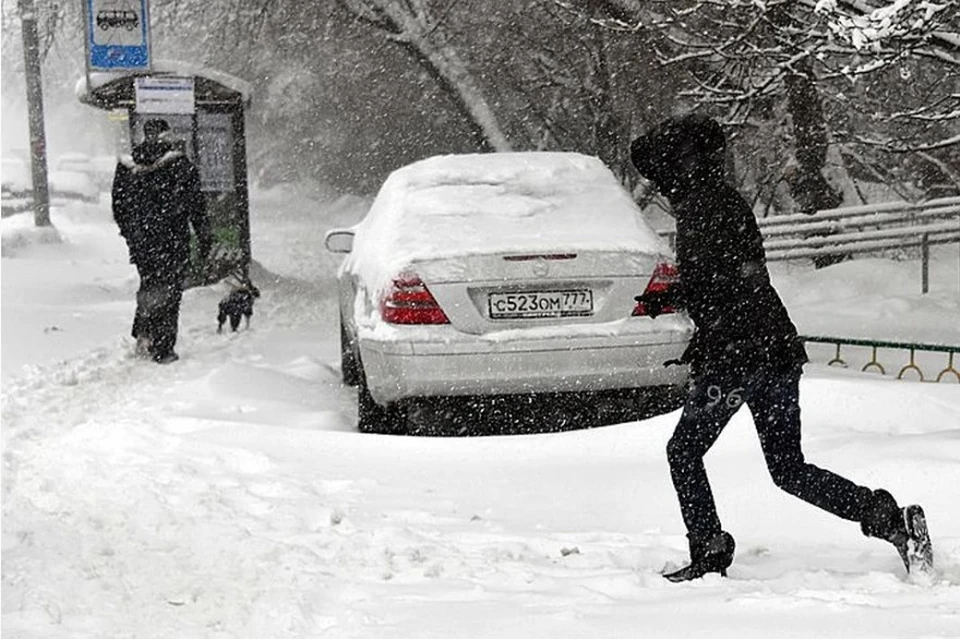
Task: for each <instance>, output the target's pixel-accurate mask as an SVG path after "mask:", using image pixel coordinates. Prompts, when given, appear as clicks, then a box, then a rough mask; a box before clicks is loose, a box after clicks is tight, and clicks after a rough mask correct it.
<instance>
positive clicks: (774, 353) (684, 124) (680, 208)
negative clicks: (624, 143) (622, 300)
mask: <svg viewBox="0 0 960 639" xmlns="http://www.w3.org/2000/svg"><path fill="white" fill-rule="evenodd" d="M724 146H725V142H724V138H723V133H722V131H721V130H720V127H719V125H718V124H717V123H716V121H714V120H709V119H706V118H703V117H700V116H687V117H685V118H681V119H671V120H667V121H666V122H664V123H663V124H661V125H660V126H658V127H657V128H656V129H654V130H652V131H650V132H648V133H647V134H645V135H643V136H641V137H640V138H638V139H637V140H635V141H634V142H633V144H632V145H631V149H630V151H631V160H632V161H633V163H634V166H636V167H637V170H638V171H639V172H640V174H641V175H643V176H644V177H646V178H647V179H649V180H651V181H652V182H653V183H654V185H655V186H656V187H657V189H658V190H659V191H660V192H661V193H662V194H664V195H665V196H666V197H667V199H669V200H670V204H671V208H672V209H673V214H674V216H675V218H676V223H677V237H676V251H677V267H678V270H679V272H680V282H679V286H677V287H675V288H674V290H672V291H671V293H670V295H671V296H672V297H673V299H664V300H653V303H654V304H663V305H666V304H669V303H673V304H679V305H682V306H683V307H684V308H685V309H686V310H687V312H688V313H689V314H690V317H691V319H692V320H693V322H694V324H695V325H696V327H697V330H696V333H695V334H694V337H693V339H692V340H691V342H690V346H689V347H688V348H687V351H686V352H685V353H684V356H683V358H682V361H684V362H686V363H689V364H690V365H691V367H692V368H693V372H694V374H696V373H697V372H701V371H703V370H706V369H710V370H728V371H732V372H740V373H745V372H748V371H750V370H753V369H755V368H757V367H759V366H772V367H774V368H777V369H789V368H793V367H797V366H800V365H802V364H803V363H804V362H806V361H807V354H806V351H805V350H804V347H803V342H802V340H800V339H799V337H798V336H797V329H796V327H795V326H794V324H793V322H792V321H791V320H790V317H789V315H788V314H787V310H786V308H785V307H784V305H783V302H782V301H781V300H780V297H779V295H778V294H777V292H776V290H775V289H774V288H773V286H772V284H771V283H770V275H769V273H768V271H767V266H766V257H765V255H764V250H763V242H762V238H761V235H760V229H759V227H758V226H757V221H756V218H755V217H754V215H753V212H752V211H751V210H750V207H749V205H748V204H747V202H746V201H745V200H744V199H743V198H742V197H741V196H740V195H739V194H738V193H737V192H736V191H735V190H734V189H733V188H732V187H731V186H730V185H728V184H727V183H726V182H725V181H724V175H723V150H724Z"/></svg>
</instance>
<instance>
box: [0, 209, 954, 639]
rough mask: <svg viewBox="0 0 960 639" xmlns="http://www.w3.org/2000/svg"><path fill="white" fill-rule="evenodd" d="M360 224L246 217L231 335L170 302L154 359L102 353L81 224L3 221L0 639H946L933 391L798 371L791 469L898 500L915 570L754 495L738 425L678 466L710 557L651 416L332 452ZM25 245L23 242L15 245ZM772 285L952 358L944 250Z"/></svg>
mask: <svg viewBox="0 0 960 639" xmlns="http://www.w3.org/2000/svg"><path fill="white" fill-rule="evenodd" d="M359 210H360V203H359V202H358V201H355V200H341V201H339V202H336V203H326V204H318V203H317V202H315V201H311V200H309V199H304V198H300V197H297V196H296V194H295V193H292V192H281V191H274V192H271V193H268V194H259V195H258V197H256V198H255V212H254V220H253V233H254V253H255V257H256V258H257V259H258V261H259V262H260V263H262V264H263V266H264V267H265V269H266V272H259V274H257V273H255V275H258V279H257V283H258V284H259V285H260V286H261V289H262V291H263V293H264V294H263V298H262V299H261V300H260V302H259V303H258V307H257V314H256V315H255V316H254V319H253V326H252V329H251V330H250V331H248V332H242V333H238V334H236V335H226V334H225V335H217V334H216V333H215V324H216V323H215V313H216V310H215V307H216V302H217V301H218V300H219V298H220V297H221V296H222V294H223V293H224V291H225V289H224V288H222V287H221V286H212V287H209V288H205V289H198V290H191V291H189V292H188V293H187V295H186V297H185V302H184V309H183V318H182V327H181V343H180V346H179V349H178V350H179V351H180V354H181V356H182V359H181V361H180V362H178V363H177V364H175V365H171V366H167V367H158V366H155V365H152V364H149V363H146V362H141V361H137V360H134V359H132V358H131V357H130V356H129V352H130V350H131V344H130V340H129V338H128V337H127V336H126V335H127V331H128V327H129V321H130V318H131V316H132V312H133V297H134V291H135V288H136V277H135V273H134V271H133V270H132V268H131V267H130V265H129V264H127V262H126V255H125V252H124V247H123V245H122V243H121V242H120V239H119V237H118V236H117V235H116V231H115V229H114V227H113V226H112V225H111V223H110V219H109V213H108V212H107V210H106V208H105V207H104V206H101V207H95V206H77V207H74V208H71V209H68V210H60V211H56V212H55V213H54V222H55V224H56V225H57V229H58V232H59V238H60V239H61V240H62V243H49V241H51V240H52V239H55V238H50V237H39V236H38V235H37V234H36V233H35V232H34V231H33V230H32V229H31V228H29V226H30V225H29V218H28V217H27V216H14V217H12V218H7V219H4V220H3V222H2V224H3V226H2V232H3V259H2V327H3V331H2V339H3V341H2V378H3V409H2V410H3V412H2V418H3V425H2V428H3V536H2V560H3V566H2V578H3V583H2V586H3V590H2V624H3V636H4V637H104V636H109V637H113V636H136V637H281V636H329V637H438V638H439V637H443V638H447V637H453V636H457V637H461V636H462V637H523V638H525V639H526V638H529V637H670V638H671V639H675V638H677V637H686V636H705V635H706V636H709V637H711V638H712V639H725V638H728V637H729V638H736V639H746V638H749V637H823V636H834V637H844V638H851V637H864V638H868V637H869V638H871V639H874V638H881V637H923V638H933V637H958V636H960V506H958V504H960V490H958V488H957V486H960V387H958V386H957V385H956V384H946V383H943V384H940V385H934V384H921V383H915V382H896V381H891V380H890V379H882V378H878V377H875V376H867V375H862V374H859V373H857V372H855V371H854V370H836V369H827V368H825V367H824V366H822V365H820V364H817V363H814V364H811V365H809V366H808V368H807V375H806V376H805V377H804V379H803V382H802V406H803V410H804V416H805V422H804V423H805V447H806V452H807V455H808V458H810V459H811V460H812V461H814V462H816V463H818V464H820V465H823V466H826V467H828V468H832V469H834V470H837V471H839V472H841V473H842V474H845V475H847V476H849V477H850V478H851V479H854V480H856V481H859V482H862V483H865V484H868V485H871V486H886V487H888V488H889V489H891V490H892V491H893V492H894V494H896V495H897V496H898V497H899V498H900V499H901V500H902V501H916V502H919V503H922V504H923V505H924V507H925V508H926V510H927V514H928V518H929V523H930V527H931V530H932V534H933V537H934V543H935V545H936V551H937V555H938V562H939V567H940V573H939V575H938V576H937V577H936V578H935V579H933V580H932V582H930V583H914V582H911V581H909V580H906V579H905V578H904V576H903V574H902V572H903V570H902V566H901V565H900V562H899V559H898V558H897V556H896V554H895V552H894V551H893V549H892V548H891V547H890V546H888V545H887V544H884V543H882V542H879V541H876V540H869V539H866V538H864V537H862V536H861V535H860V533H859V530H858V527H857V526H856V525H855V524H851V523H848V522H843V521H839V520H836V519H833V518H831V517H830V516H828V515H826V514H824V513H821V512H819V511H817V510H815V509H813V508H812V507H809V506H807V505H805V504H803V503H801V502H799V501H797V500H795V499H793V498H791V497H789V496H787V495H785V494H783V493H781V492H779V491H778V490H777V489H776V488H774V487H773V486H772V484H771V483H770V482H769V480H768V477H767V474H766V471H765V469H764V467H763V462H762V458H761V455H760V451H759V446H758V444H757V441H756V436H755V434H754V431H753V428H752V424H751V422H750V419H749V414H748V413H747V412H743V413H741V414H739V415H738V416H737V417H736V418H735V419H734V421H733V423H732V424H731V425H730V427H729V429H728V430H727V432H725V433H724V435H723V436H722V437H721V439H720V441H719V443H718V444H717V446H716V447H715V449H714V450H713V451H711V453H710V455H709V457H708V466H709V470H710V473H711V478H712V481H713V485H714V489H715V492H716V494H717V496H718V504H719V508H720V511H721V516H722V517H723V519H724V522H725V524H726V527H727V528H728V529H729V530H730V531H731V532H732V533H733V534H734V535H735V536H736V538H737V541H738V544H739V548H738V556H737V561H736V563H735V564H734V566H733V567H732V568H731V571H730V578H729V579H725V580H721V579H719V578H707V579H704V580H702V581H699V582H695V583H689V584H683V585H674V584H669V583H667V582H665V581H664V580H663V579H662V578H661V577H660V575H659V573H660V572H661V571H662V570H663V569H664V567H665V566H671V565H676V564H679V563H682V562H683V561H684V560H685V557H686V548H685V539H684V537H683V534H682V533H683V530H682V524H681V521H680V518H679V512H678V509H677V506H676V502H675V497H674V495H673V491H672V489H671V487H670V483H669V477H668V472H667V467H666V461H665V458H664V453H663V450H664V446H665V443H666V440H667V438H668V437H669V435H670V432H671V429H672V427H673V425H674V424H675V422H676V419H677V414H671V415H666V416H662V417H659V418H655V419H651V420H648V421H645V422H641V423H632V424H622V425H617V426H610V427H606V428H601V429H595V430H589V431H579V432H567V433H561V434H549V435H530V436H514V437H486V438H470V439H455V438H450V439H430V438H397V437H385V436H371V435H361V434H359V433H357V432H356V429H355V407H356V400H355V393H354V392H353V391H352V390H351V389H347V388H344V387H342V386H341V385H340V383H339V377H338V370H337V366H338V344H337V339H336V338H337V333H336V325H335V317H336V314H335V309H334V306H333V297H332V288H331V276H332V273H333V268H334V266H335V260H334V259H332V258H331V257H330V256H327V255H326V254H325V253H324V252H323V249H322V246H321V244H322V240H321V236H322V232H323V231H324V230H325V229H326V228H328V227H330V226H333V225H337V224H342V223H346V222H349V221H351V220H353V219H355V218H356V215H357V213H358V211H359ZM44 240H46V241H44ZM936 257H937V259H936V261H935V263H934V269H933V283H934V288H933V290H932V292H931V294H930V295H928V296H926V297H924V298H921V296H920V295H919V271H918V266H917V263H916V262H915V261H892V260H879V259H872V260H861V261H857V262H854V263H848V264H843V265H839V266H837V267H833V268H831V269H827V270H825V271H820V272H813V271H812V270H811V269H808V268H797V267H792V268H787V267H783V266H781V265H774V268H773V270H774V275H775V281H776V284H777V286H778V288H779V289H780V290H781V292H782V293H783V294H784V297H785V299H786V300H787V302H788V305H789V306H790V307H791V310H792V311H793V314H794V317H795V318H796V319H797V321H798V323H799V324H800V327H801V330H803V331H805V332H808V333H814V332H816V333H836V334H843V335H851V336H861V337H863V336H870V337H877V338H887V339H918V340H925V341H941V342H944V343H953V344H958V343H960V321H958V318H960V293H958V275H960V274H958V259H957V247H956V246H954V247H950V248H946V249H942V250H939V251H937V253H936Z"/></svg>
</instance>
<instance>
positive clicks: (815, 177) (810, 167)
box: [786, 59, 843, 215]
mask: <svg viewBox="0 0 960 639" xmlns="http://www.w3.org/2000/svg"><path fill="white" fill-rule="evenodd" d="M795 69H796V72H795V73H792V74H790V75H788V76H787V77H786V88H787V107H788V109H789V111H790V117H791V119H792V120H793V137H794V145H795V156H796V160H797V171H796V174H795V175H792V176H791V178H790V179H789V180H788V183H789V185H790V193H791V195H793V199H794V200H796V202H797V204H798V205H799V206H800V211H801V212H803V213H806V214H808V215H813V214H814V213H816V212H817V211H820V210H822V209H832V208H835V207H837V206H840V204H842V203H843V196H842V195H841V194H840V193H838V192H837V191H835V190H834V189H833V187H832V186H830V184H829V183H828V182H827V180H826V178H825V177H824V176H823V168H824V166H825V164H826V159H827V144H828V141H827V125H826V123H825V122H824V118H823V107H822V106H821V104H820V93H819V92H818V91H817V85H816V84H815V81H814V79H813V72H812V70H811V69H810V64H809V61H808V60H806V59H804V60H801V61H800V62H798V63H797V64H796V65H795Z"/></svg>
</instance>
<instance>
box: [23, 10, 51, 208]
mask: <svg viewBox="0 0 960 639" xmlns="http://www.w3.org/2000/svg"><path fill="white" fill-rule="evenodd" d="M18 7H19V9H20V28H21V31H22V33H23V62H24V73H25V75H26V80H27V120H28V122H29V125H30V163H31V172H32V178H33V219H34V224H36V225H37V226H50V192H49V189H48V187H47V138H46V134H45V133H44V129H43V82H42V79H41V75H40V38H39V37H38V36H37V14H36V11H35V10H34V7H33V0H19V4H18Z"/></svg>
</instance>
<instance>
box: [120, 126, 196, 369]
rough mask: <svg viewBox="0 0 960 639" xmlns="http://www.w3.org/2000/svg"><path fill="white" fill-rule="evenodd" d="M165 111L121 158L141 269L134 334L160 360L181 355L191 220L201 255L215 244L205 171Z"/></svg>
mask: <svg viewBox="0 0 960 639" xmlns="http://www.w3.org/2000/svg"><path fill="white" fill-rule="evenodd" d="M169 128H170V127H169V125H168V124H167V122H166V121H164V120H161V119H151V120H147V121H146V122H145V123H144V127H143V132H144V140H143V142H142V143H140V144H138V145H137V146H136V147H134V149H133V154H132V156H131V157H127V158H122V159H121V160H120V162H119V163H118V164H117V170H116V174H115V176H114V182H113V216H114V220H115V221H116V223H117V226H118V227H119V228H120V235H121V236H123V238H124V240H126V242H127V248H128V249H129V252H130V261H131V262H132V263H133V264H134V265H136V267H137V271H138V273H139V274H140V289H139V290H138V291H137V310H136V314H135V316H134V320H133V330H132V334H133V337H134V338H135V339H136V340H137V352H138V354H140V355H142V356H149V357H150V358H151V359H153V361H155V362H158V363H169V362H173V361H176V360H177V359H178V356H177V353H176V351H174V346H175V345H176V342H177V325H178V323H179V319H180V302H181V300H182V298H183V283H184V279H185V277H186V275H187V269H188V267H189V263H190V228H191V227H193V232H194V233H195V234H196V237H197V245H198V248H199V251H200V258H201V259H202V260H206V259H207V257H208V256H209V253H210V248H211V245H212V236H211V232H210V223H209V221H208V219H207V214H206V204H205V202H204V198H203V193H202V192H201V190H200V174H199V172H198V171H197V168H196V166H194V164H193V163H192V162H191V161H190V159H189V158H188V157H187V156H186V154H185V153H184V151H183V150H182V148H178V147H177V145H176V144H175V143H174V142H173V141H171V140H170V139H169V135H170V133H169Z"/></svg>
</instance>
